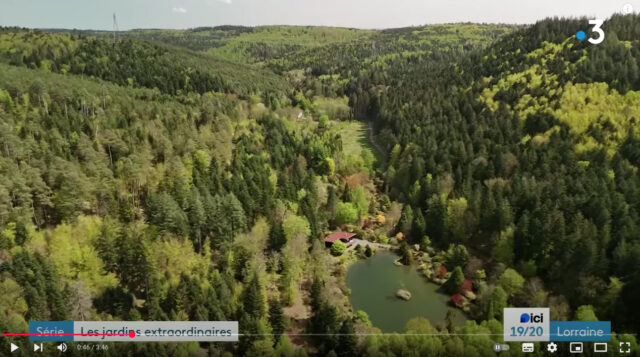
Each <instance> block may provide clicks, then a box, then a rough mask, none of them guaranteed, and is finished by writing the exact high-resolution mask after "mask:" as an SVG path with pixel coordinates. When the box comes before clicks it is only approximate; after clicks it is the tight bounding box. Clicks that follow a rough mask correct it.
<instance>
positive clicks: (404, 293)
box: [396, 289, 411, 301]
mask: <svg viewBox="0 0 640 357" xmlns="http://www.w3.org/2000/svg"><path fill="white" fill-rule="evenodd" d="M396 296H397V297H398V298H400V299H402V300H406V301H409V300H411V293H410V292H409V291H408V290H404V289H399V290H398V291H396Z"/></svg>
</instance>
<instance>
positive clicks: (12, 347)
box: [11, 343, 19, 352]
mask: <svg viewBox="0 0 640 357" xmlns="http://www.w3.org/2000/svg"><path fill="white" fill-rule="evenodd" d="M18 348H19V347H18V346H16V345H14V344H13V343H12V344H11V352H13V351H15V350H17V349H18Z"/></svg>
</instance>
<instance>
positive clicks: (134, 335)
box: [2, 331, 136, 338]
mask: <svg viewBox="0 0 640 357" xmlns="http://www.w3.org/2000/svg"><path fill="white" fill-rule="evenodd" d="M2 335H3V336H129V337H131V338H134V337H136V332H135V331H129V333H3V334H2Z"/></svg>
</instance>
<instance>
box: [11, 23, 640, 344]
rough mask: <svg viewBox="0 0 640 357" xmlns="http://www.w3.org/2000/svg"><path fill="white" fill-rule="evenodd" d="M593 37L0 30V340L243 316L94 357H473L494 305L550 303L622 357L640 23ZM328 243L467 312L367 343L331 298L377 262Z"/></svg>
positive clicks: (632, 254) (639, 233)
mask: <svg viewBox="0 0 640 357" xmlns="http://www.w3.org/2000/svg"><path fill="white" fill-rule="evenodd" d="M587 24H588V21H587V20H586V19H547V20H543V21H540V22H538V23H536V24H535V25H532V26H507V25H477V24H454V25H434V26H426V27H412V28H403V29H392V30H382V31H368V30H367V31H365V30H354V29H335V28H316V27H287V26H273V27H258V28H246V27H235V26H224V27H216V28H197V29H192V30H184V31H178V30H134V31H128V32H122V33H119V34H117V35H116V36H114V35H113V34H112V33H106V32H97V31H65V30H55V31H40V30H28V29H17V28H0V126H1V128H0V291H2V294H1V295H0V316H1V319H0V330H2V331H12V332H25V331H26V330H27V321H29V320H65V319H70V320H203V321H204V320H212V321H219V320H237V321H239V323H240V326H241V332H242V333H245V334H247V335H246V336H242V337H241V338H240V341H239V342H238V343H234V344H223V343H220V344H215V343H212V344H198V343H195V342H194V343H186V344H185V343H182V344H178V343H172V344H162V345H160V344H143V343H136V344H109V346H110V348H109V350H108V351H101V352H94V353H97V354H98V355H104V356H122V355H171V356H189V355H202V354H204V355H210V356H227V355H246V356H272V355H275V356H306V355H318V356H325V355H327V356H328V355H331V356H361V355H362V356H365V355H366V356H370V355H373V356H484V355H495V354H494V353H493V352H492V349H491V346H492V345H493V343H494V342H498V341H502V339H501V336H500V335H501V334H502V315H501V314H502V309H503V308H504V307H507V306H549V307H550V308H551V314H552V318H553V319H554V320H595V319H598V320H611V321H612V325H613V329H614V330H615V331H616V332H618V333H619V334H617V335H614V336H613V337H612V339H613V341H614V342H616V341H618V340H620V341H630V342H631V343H632V346H633V349H634V351H637V344H636V338H635V337H634V336H633V335H630V334H624V333H634V332H637V331H640V310H639V309H638V307H637V303H638V301H640V259H639V258H640V226H639V225H640V176H639V174H638V166H639V165H640V132H638V131H637V129H636V128H637V127H638V123H637V121H638V120H640V69H639V66H640V18H639V17H638V16H636V15H627V16H620V15H616V16H614V17H612V18H610V19H608V20H607V21H606V22H605V25H604V26H603V28H604V30H605V32H606V40H605V41H604V42H603V43H602V44H600V45H597V46H594V45H590V44H588V43H587V42H586V41H585V42H581V41H578V40H576V39H575V37H574V34H575V31H576V29H577V28H587V26H588V25H587ZM335 230H348V231H352V232H355V233H357V234H358V236H360V238H362V239H366V240H370V241H374V242H378V243H385V244H387V243H390V244H392V245H394V246H396V245H397V246H398V248H399V251H400V254H401V256H402V257H403V261H404V260H406V263H410V262H411V260H412V257H413V255H414V254H413V253H411V252H410V250H411V249H414V248H413V246H414V245H417V246H418V247H419V248H416V249H419V250H421V251H424V252H431V253H432V255H434V262H435V263H437V264H438V266H439V267H441V268H440V269H441V270H442V277H443V278H445V279H447V280H446V283H445V284H444V286H443V288H444V289H445V290H446V291H447V292H449V293H451V294H455V293H456V292H458V290H461V289H462V288H461V286H462V285H461V284H462V283H463V282H465V281H469V282H470V283H469V284H472V286H469V287H466V288H465V289H466V290H473V291H474V292H475V294H474V295H475V296H476V298H475V299H474V301H473V302H472V303H471V304H470V308H469V309H468V311H467V315H468V316H469V318H470V319H469V320H468V321H467V322H465V323H464V324H463V325H462V326H454V325H453V324H447V325H446V326H440V325H438V324H434V323H431V322H430V321H428V320H426V319H424V318H416V319H413V320H411V321H409V323H408V324H407V326H406V328H405V332H407V333H408V334H414V335H413V336H403V335H400V334H391V335H380V334H379V332H380V330H378V329H376V328H375V327H374V326H372V325H371V322H370V321H369V319H368V317H367V315H366V313H364V312H362V311H353V309H352V308H351V306H350V303H349V299H348V295H349V291H348V288H346V286H345V282H344V280H345V274H346V273H345V270H346V267H347V265H348V264H349V263H350V262H352V261H353V260H354V259H359V258H361V257H366V256H370V255H371V254H373V253H372V252H371V250H369V249H368V250H367V251H361V250H355V251H346V248H345V247H343V246H341V245H340V244H337V245H334V246H332V247H331V249H327V248H326V247H325V243H324V241H323V237H325V236H326V235H327V234H328V233H330V232H332V231H335ZM410 247H411V248H410ZM447 271H449V272H448V273H447ZM445 273H446V274H445ZM356 333H357V334H356ZM8 345H9V341H8V340H7V339H3V340H0V350H2V349H5V350H7V349H9V347H8ZM519 353H520V352H519V351H506V352H502V354H503V355H519ZM69 354H70V355H80V353H79V352H78V351H76V350H73V351H69Z"/></svg>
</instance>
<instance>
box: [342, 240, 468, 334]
mask: <svg viewBox="0 0 640 357" xmlns="http://www.w3.org/2000/svg"><path fill="white" fill-rule="evenodd" d="M396 259H398V256H397V255H395V254H393V253H390V252H380V251H379V252H378V253H377V254H376V255H374V256H373V257H371V258H369V259H365V260H360V261H358V262H356V263H354V264H352V265H351V266H350V267H349V270H348V271H347V286H348V287H349V289H351V296H350V297H349V300H350V301H351V305H352V306H353V311H358V310H362V311H364V312H366V313H367V314H368V315H369V318H370V319H371V323H372V324H373V326H375V327H377V328H379V329H380V330H382V331H383V332H402V331H403V330H404V327H405V325H406V323H407V321H409V320H410V319H412V318H414V317H425V318H427V319H428V320H429V321H430V322H431V324H432V325H433V326H439V325H442V326H444V325H445V324H446V322H445V318H446V315H447V311H449V310H452V311H453V313H454V321H455V323H456V325H462V324H463V323H464V321H465V320H466V317H465V315H464V313H463V312H462V311H461V310H459V309H456V308H453V307H451V306H449V304H448V302H449V296H448V295H445V294H441V293H439V292H438V289H439V288H440V286H439V285H436V284H434V283H431V282H429V281H428V280H427V279H426V278H425V277H424V276H423V275H422V274H421V273H420V272H419V271H417V269H416V267H415V266H413V267H409V266H396V265H394V264H393V262H394V261H395V260H396ZM398 289H406V290H409V291H410V292H411V295H412V298H411V300H409V301H404V300H400V299H398V298H397V297H396V296H395V294H396V291H397V290H398Z"/></svg>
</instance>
